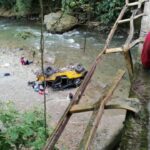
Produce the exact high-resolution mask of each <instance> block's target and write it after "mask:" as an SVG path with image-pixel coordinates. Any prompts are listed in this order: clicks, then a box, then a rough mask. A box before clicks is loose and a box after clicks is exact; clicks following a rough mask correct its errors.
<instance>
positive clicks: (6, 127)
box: [0, 102, 48, 150]
mask: <svg viewBox="0 0 150 150" xmlns="http://www.w3.org/2000/svg"><path fill="white" fill-rule="evenodd" d="M0 129H1V130H0V149H1V150H9V149H17V150H18V149H21V147H25V148H32V149H33V150H40V149H41V148H42V147H43V145H44V144H45V141H46V139H45V138H46V137H45V128H44V115H43V112H42V111H41V110H38V109H36V110H34V111H29V112H25V113H19V112H18V111H17V110H16V109H15V108H14V105H13V104H12V103H11V102H9V103H7V104H6V103H1V105H0ZM47 136H48V135H47Z"/></svg>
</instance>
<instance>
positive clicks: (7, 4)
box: [0, 0, 16, 9]
mask: <svg viewBox="0 0 150 150" xmlns="http://www.w3.org/2000/svg"><path fill="white" fill-rule="evenodd" d="M15 2H16V0H0V7H4V8H6V9H10V8H12V7H13V6H14V5H15Z"/></svg>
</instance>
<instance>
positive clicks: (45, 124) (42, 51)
mask: <svg viewBox="0 0 150 150" xmlns="http://www.w3.org/2000/svg"><path fill="white" fill-rule="evenodd" d="M39 2H40V8H41V38H40V52H41V70H42V74H43V76H44V97H43V99H44V128H45V139H46V136H47V119H46V116H47V114H46V112H47V111H46V94H45V89H46V81H45V74H44V35H43V31H44V30H43V24H44V22H43V21H44V12H43V0H39Z"/></svg>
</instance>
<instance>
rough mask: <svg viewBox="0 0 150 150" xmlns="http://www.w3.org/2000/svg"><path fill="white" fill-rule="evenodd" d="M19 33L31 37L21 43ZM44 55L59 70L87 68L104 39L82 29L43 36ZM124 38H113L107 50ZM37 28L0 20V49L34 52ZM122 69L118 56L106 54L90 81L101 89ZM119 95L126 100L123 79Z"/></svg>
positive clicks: (126, 88) (127, 85) (38, 33)
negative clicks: (76, 67)
mask: <svg viewBox="0 0 150 150" xmlns="http://www.w3.org/2000/svg"><path fill="white" fill-rule="evenodd" d="M22 32H30V33H31V34H32V36H31V37H29V38H27V39H23V38H21V37H18V36H17V35H18V34H19V33H22ZM85 33H86V36H87V39H86V50H85V53H84V50H83V45H84V37H85ZM44 37H45V51H47V52H48V53H49V55H50V56H52V57H55V64H54V66H57V67H63V66H66V65H68V64H74V63H81V64H83V65H84V66H85V67H86V68H89V66H90V65H91V63H92V62H93V60H94V59H95V57H96V56H97V55H98V54H99V52H100V51H101V49H102V48H103V46H104V43H105V40H106V37H107V35H101V34H99V33H97V32H92V31H88V32H85V30H83V29H74V30H73V31H69V32H66V33H64V34H51V33H47V32H46V31H45V32H44ZM124 40H125V37H124V36H119V37H118V36H115V38H114V39H113V41H112V43H111V47H116V46H117V47H118V46H121V45H122V44H123V43H124ZM39 43H40V26H39V25H36V24H33V23H29V22H26V21H24V22H19V21H15V20H6V19H0V44H1V47H7V48H12V47H13V48H24V49H34V50H36V51H37V52H38V51H39V47H40V44H39ZM122 68H123V69H124V68H125V62H124V59H123V56H122V55H121V54H119V53H115V54H109V55H106V56H104V57H103V58H102V61H101V63H100V65H99V66H98V67H97V71H96V73H95V75H94V80H95V81H96V82H99V83H100V84H101V86H105V84H106V83H107V82H109V81H111V78H112V77H113V76H114V75H115V74H116V72H117V70H118V69H122ZM121 87H122V90H120V91H121V94H123V93H124V91H125V95H124V94H123V95H124V96H128V89H129V81H128V76H127V75H126V76H125V78H124V79H123V83H122V86H121Z"/></svg>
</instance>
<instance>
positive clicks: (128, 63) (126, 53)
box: [123, 50, 133, 81]
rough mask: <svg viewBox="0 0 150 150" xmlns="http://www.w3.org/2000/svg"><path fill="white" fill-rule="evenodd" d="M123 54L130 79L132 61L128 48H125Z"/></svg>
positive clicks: (131, 75)
mask: <svg viewBox="0 0 150 150" xmlns="http://www.w3.org/2000/svg"><path fill="white" fill-rule="evenodd" d="M123 55H124V58H125V63H126V67H127V70H128V73H129V78H130V81H131V80H132V77H133V62H132V56H131V52H130V51H129V50H125V51H124V52H123Z"/></svg>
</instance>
